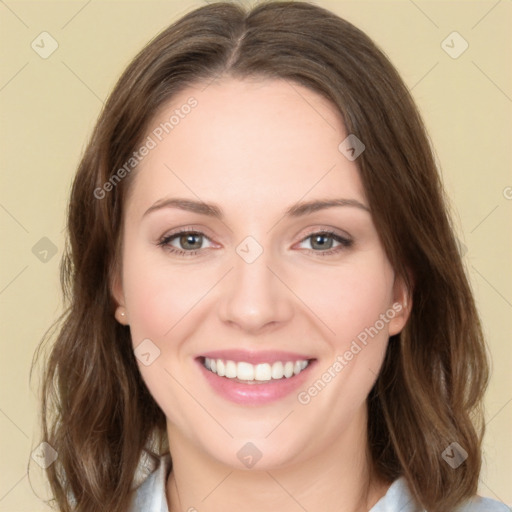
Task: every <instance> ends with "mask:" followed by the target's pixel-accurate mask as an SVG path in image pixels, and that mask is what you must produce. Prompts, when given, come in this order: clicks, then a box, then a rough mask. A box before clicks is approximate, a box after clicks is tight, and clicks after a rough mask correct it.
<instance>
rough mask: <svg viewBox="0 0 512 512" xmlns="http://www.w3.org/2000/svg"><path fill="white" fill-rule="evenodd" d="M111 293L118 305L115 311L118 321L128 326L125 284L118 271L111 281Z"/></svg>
mask: <svg viewBox="0 0 512 512" xmlns="http://www.w3.org/2000/svg"><path fill="white" fill-rule="evenodd" d="M110 293H111V294H112V297H113V298H114V301H115V303H116V304H117V307H116V310H115V317H116V320H117V321H118V322H119V323H120V324H122V325H129V324H128V312H127V311H126V305H125V298H124V292H123V284H122V279H121V276H120V273H119V271H118V270H116V271H115V272H114V275H113V276H112V278H111V279H110Z"/></svg>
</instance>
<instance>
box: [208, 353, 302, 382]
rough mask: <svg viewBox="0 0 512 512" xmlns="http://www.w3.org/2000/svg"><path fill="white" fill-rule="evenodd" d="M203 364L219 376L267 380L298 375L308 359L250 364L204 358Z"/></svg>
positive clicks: (247, 379)
mask: <svg viewBox="0 0 512 512" xmlns="http://www.w3.org/2000/svg"><path fill="white" fill-rule="evenodd" d="M203 364H204V366H205V368H207V369H208V370H210V371H211V372H212V373H216V374H217V375H218V376H219V377H227V378H228V379H239V380H245V381H253V382H254V381H261V382H263V381H269V380H279V379H282V378H283V377H285V378H287V379H289V378H290V377H292V376H293V375H298V374H299V373H300V372H301V371H302V370H304V369H305V368H306V367H307V366H308V365H309V361H306V360H302V361H295V362H293V361H286V362H284V363H283V362H281V361H276V362H275V363H273V364H269V363H261V364H251V363H246V362H245V361H240V362H238V363H235V362H234V361H224V360H222V359H210V358H209V357H205V358H204V363H203Z"/></svg>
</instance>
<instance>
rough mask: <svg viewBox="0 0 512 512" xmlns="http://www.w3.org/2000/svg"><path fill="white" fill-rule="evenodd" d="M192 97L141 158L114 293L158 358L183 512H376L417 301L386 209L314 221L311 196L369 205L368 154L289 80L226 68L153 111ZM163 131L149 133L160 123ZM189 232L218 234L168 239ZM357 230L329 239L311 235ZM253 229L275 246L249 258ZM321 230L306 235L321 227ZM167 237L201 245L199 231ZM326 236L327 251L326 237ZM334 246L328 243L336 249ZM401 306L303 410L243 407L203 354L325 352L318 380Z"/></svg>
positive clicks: (289, 402) (156, 371)
mask: <svg viewBox="0 0 512 512" xmlns="http://www.w3.org/2000/svg"><path fill="white" fill-rule="evenodd" d="M190 96H194V97H195V98H196V99H197V101H198V105H197V107H196V108H195V109H193V110H192V111H191V113H190V114H189V115H188V116H186V117H184V119H181V120H180V123H179V125H177V126H175V128H174V129H173V131H172V132H170V133H169V134H168V135H166V137H165V138H164V139H163V140H162V141H161V142H159V144H158V145H157V146H156V147H155V148H154V149H152V150H151V151H150V152H149V154H148V155H147V156H146V157H145V158H144V159H143V161H142V162H141V164H140V166H139V168H138V170H137V174H136V175H135V176H134V178H135V179H134V181H133V183H132V184H131V189H130V194H129V197H128V200H127V203H126V205H125V211H124V214H125V223H124V228H123V229H124V231H123V254H122V269H120V270H119V275H118V278H117V279H116V280H115V282H114V284H113V293H114V296H115V298H116V300H117V303H118V304H119V306H120V308H121V309H122V310H123V311H124V312H125V316H124V317H123V318H121V317H120V316H118V320H119V321H121V322H122V323H124V324H127V325H130V329H131V334H132V340H133V346H134V348H135V347H137V346H138V345H139V344H140V343H141V342H142V340H144V339H147V338H149V339H150V340H151V341H152V343H154V345H156V346H157V347H158V349H159V350H160V355H159V356H158V357H157V358H156V359H155V360H154V362H152V363H151V364H150V365H149V366H145V365H143V364H142V363H141V362H140V361H139V360H137V362H138V365H139V368H140V371H141V374H142V376H143V378H144V381H145V382H146V384H147V386H148V389H149V390H150V392H151V394H152V395H153V397H154V398H155V400H156V402H157V403H158V404H159V406H160V407H161V409H162V411H163V412H164V413H165V415H166V417H167V433H168V437H169V445H170V449H171V454H172V458H173V470H172V471H171V473H170V475H169V479H168V481H167V488H166V494H167V501H168V507H169V510H170V511H171V512H177V511H186V510H188V509H189V508H190V507H194V508H195V509H197V510H200V511H201V512H211V511H221V510H222V511H225V510H238V511H256V510H266V509H268V507H269V504H272V508H273V509H275V510H281V511H285V512H286V511H290V512H291V511H297V510H301V507H303V508H304V509H306V510H308V511H309V512H314V511H320V510H322V511H323V512H334V511H336V512H340V511H341V512H355V511H367V510H368V509H369V508H371V507H372V506H373V505H374V504H375V503H376V502H377V501H378V499H379V498H381V497H382V496H383V495H384V494H385V492H386V490H387V488H388V487H389V484H390V482H383V481H380V480H378V479H377V478H374V477H373V476H372V474H371V471H370V465H369V463H368V457H367V438H366V421H367V412H366V402H365V400H366V397H367V396H368V393H369V392H370V390H371V388H372V386H373V384H374V382H375V379H376V376H377V374H378V372H379V369H380V367H381V365H382V361H383V357H384V354H385V351H386V347H387V344H388V338H389V336H391V335H394V334H396V333H398V332H400V331H401V329H402V328H403V326H404V325H405V323H406V321H407V318H408V315H409V311H410V300H409V301H408V304H409V305H408V306H407V307H406V306H405V305H404V304H405V302H406V300H407V296H408V293H407V290H406V288H405V285H404V284H403V281H402V280H401V279H398V278H396V277H395V273H394V271H393V268H392V267H391V265H390V263H389V261H388V259H387V257H386V254H385V252H384V249H383V247H382V245H381V242H380V239H379V237H378V234H377V231H376V229H375V226H374V223H373V220H372V217H371V214H370V213H369V211H366V210H364V209H362V208H357V207H353V206H343V207H335V208H329V209H324V210H320V211H317V212H314V213H311V214H309V215H307V216H304V217H301V218H287V217H285V216H284V212H285V210H286V209H287V208H288V207H290V206H292V205H294V204H295V203H297V202H298V201H309V200H313V199H320V198H321V199H327V198H347V199H355V200H357V201H360V202H361V203H362V204H363V205H365V206H367V207H369V204H368V202H367V199H366V197H365V193H364V188H363V186H362V183H361V181H360V178H359V175H358V170H357V160H356V161H353V162H352V161H349V160H348V159H347V158H346V157H345V156H344V155H343V154H342V153H341V152H340V151H339V150H338V145H339V144H340V142H341V141H342V140H344V139H345V138H346V137H347V135H348V134H347V133H346V130H345V128H344V126H343V123H342V120H341V118H340V116H339V114H338V113H337V110H336V109H335V107H334V106H333V105H332V104H330V103H329V102H328V101H327V100H325V99H324V98H322V97H321V96H319V95H317V94H316V93H314V92H312V91H310V90H309V89H306V88H304V87H302V86H299V85H297V84H293V86H292V84H290V83H288V82H286V81H282V80H269V79H259V80H251V81H249V80H243V81H240V80H235V79H232V78H223V79H221V80H217V81H215V82H213V83H211V84H210V85H209V86H208V87H206V88H205V84H201V86H199V85H198V86H196V87H191V88H189V89H187V90H185V91H183V92H182V93H181V94H179V95H177V96H175V97H174V98H173V99H172V101H171V102H170V103H168V104H167V105H165V107H164V108H163V109H162V110H161V111H160V112H159V114H158V115H157V117H156V118H155V119H154V121H153V122H152V123H151V127H152V128H154V127H156V126H158V125H159V124H160V123H161V122H164V121H165V120H168V119H169V117H170V115H171V114H172V112H173V111H174V110H175V109H176V108H180V106H181V105H183V104H185V103H186V101H187V99H188V98H189V97H190ZM149 134H151V130H149V131H148V135H149ZM167 197H182V198H189V199H192V200H202V201H205V202H213V203H216V204H217V205H218V206H219V207H220V208H222V210H223V211H224V215H225V217H224V219H223V220H222V221H221V220H219V219H215V218H212V217H208V216H206V215H202V214H198V213H193V212H188V211H184V210H179V209H174V208H162V209H159V210H155V211H153V212H152V213H149V214H147V215H145V216H144V212H145V211H146V210H147V209H148V208H150V207H151V206H152V205H153V204H154V203H155V202H157V201H159V200H161V199H162V198H167ZM177 228H183V229H184V230H187V229H188V230H189V231H190V230H195V231H200V232H202V233H204V234H205V236H204V237H203V238H202V243H201V237H199V238H196V239H192V242H191V243H192V246H193V245H194V244H195V245H196V246H198V247H200V250H199V251H198V252H197V254H196V255H193V256H180V255H177V254H173V253H171V252H169V250H168V248H165V247H161V246H158V245H157V244H158V241H159V240H160V239H161V238H162V237H163V236H164V235H167V234H169V233H171V231H173V230H176V229H177ZM326 228H330V229H333V230H334V231H336V233H337V234H339V235H341V236H344V237H350V239H351V240H353V245H352V246H350V247H344V246H341V245H340V243H339V242H337V241H336V240H334V239H332V238H327V239H326V241H325V242H326V244H325V245H324V246H321V247H320V248H319V246H318V245H314V244H315V237H311V236H310V235H311V234H312V233H318V232H322V229H326ZM247 236H252V237H253V238H254V239H255V240H256V241H257V243H258V244H259V245H260V246H261V248H262V249H263V253H262V254H261V255H260V256H259V257H258V258H257V259H256V260H255V261H254V262H252V263H250V264H249V263H247V262H246V261H245V260H244V259H243V258H241V257H240V256H239V255H238V254H237V252H236V249H237V247H238V245H239V244H240V243H241V242H242V241H243V240H244V239H245V238H246V237H247ZM308 236H309V238H308ZM181 240H182V243H181V244H180V237H179V236H178V237H176V238H174V240H173V241H172V242H170V244H171V245H172V246H173V247H174V248H177V249H181V250H188V251H191V250H192V249H191V248H190V245H188V246H187V245H186V243H187V239H186V238H185V240H184V241H183V238H182V239H181ZM322 247H323V248H322ZM337 248H338V249H340V250H339V252H337V253H335V254H331V255H322V254H321V252H326V251H329V250H331V249H333V250H335V249H337ZM396 303H401V304H402V307H401V311H400V312H399V313H397V314H396V315H395V316H394V318H392V319H391V320H389V321H388V322H387V323H385V326H384V328H383V329H381V330H380V331H379V333H378V335H376V336H374V337H373V338H372V339H370V341H369V342H368V344H367V345H366V346H364V348H363V349H362V350H361V351H360V352H359V353H357V355H355V356H354V357H353V359H352V360H351V361H349V362H348V363H347V365H346V366H345V367H344V368H343V370H342V371H341V372H339V373H338V374H337V375H336V377H335V378H333V379H332V380H331V382H329V383H328V385H326V386H325V388H324V389H323V390H322V391H321V392H320V393H318V394H317V396H315V397H313V398H312V399H311V401H310V402H309V403H308V404H306V405H304V404H301V403H299V402H298V400H297V393H292V394H290V395H289V396H287V397H285V398H283V399H280V400H278V401H275V402H273V403H270V404H266V405H258V406H244V405H239V404H234V403H232V402H230V401H227V400H226V399H224V398H223V397H221V396H219V395H217V394H216V393H215V392H214V391H213V390H212V389H211V387H210V386H209V385H208V384H207V383H206V381H205V379H204V377H203V376H202V375H201V372H200V369H199V368H198V366H197V363H196V362H195V361H194V358H195V357H197V356H198V355H201V354H202V353H204V352H206V351H208V350H212V349H231V348H242V349H247V350H272V349H274V350H288V351H292V352H298V353H303V354H309V355H311V357H315V358H316V359H317V360H318V361H317V363H316V366H315V367H314V368H313V367H312V368H311V376H310V378H309V380H308V382H307V385H306V386H302V387H301V389H300V390H299V391H301V390H305V389H307V388H308V387H309V386H310V385H311V384H312V383H313V382H315V381H317V380H318V379H319V378H321V375H322V374H323V373H324V372H325V371H326V370H327V369H328V368H329V367H331V366H332V365H333V363H334V362H335V361H336V356H337V355H340V354H344V353H345V352H346V351H347V350H348V349H349V348H350V344H351V342H352V341H353V340H354V339H356V337H357V335H358V334H359V333H361V332H362V331H364V329H365V328H367V327H369V326H373V325H374V324H375V322H376V321H377V320H378V319H379V315H381V314H383V313H385V312H386V311H388V310H390V308H392V306H393V304H396ZM247 442H251V443H253V444H254V445H256V446H257V448H258V449H259V450H260V451H261V452H262V457H261V459H260V460H259V461H258V462H257V464H256V465H255V466H253V468H252V469H248V468H246V467H245V466H244V465H243V464H242V463H241V462H240V460H239V459H238V457H237V452H238V451H239V450H240V449H241V447H243V446H244V445H245V444H246V443H247Z"/></svg>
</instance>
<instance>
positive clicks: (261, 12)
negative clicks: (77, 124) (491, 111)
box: [42, 2, 508, 512]
mask: <svg viewBox="0 0 512 512" xmlns="http://www.w3.org/2000/svg"><path fill="white" fill-rule="evenodd" d="M68 231H69V247H68V251H67V254H66V257H65V259H64V264H63V267H62V269H63V284H64V290H65V292H66V293H67V297H68V299H69V309H68V311H67V312H66V314H65V316H64V317H63V322H62V325H61V327H60V331H59V335H58V338H57V341H56V344H55V346H54V348H53V351H52V354H51V357H50V359H49V361H48V366H47V372H46V375H45V381H44V386H43V390H42V396H43V404H42V405H43V435H44V439H45V440H46V441H47V442H48V443H49V444H50V445H51V446H52V447H54V449H55V450H57V452H58V459H57V460H56V461H55V463H54V464H51V465H50V466H49V467H48V469H47V471H48V477H49V480H50V484H51V486H52V490H53V491H54V494H55V500H56V502H57V504H58V506H59V507H60V509H61V510H65V511H67V510H71V509H72V507H73V506H74V507H75V508H74V509H75V510H78V511H93V510H94V511H97V510H108V511H115V512H117V511H119V512H120V511H126V510H130V511H136V510H145V511H148V510H150V511H169V512H178V511H185V510H189V511H190V510H199V511H216V510H231V509H233V510H247V511H254V510H267V509H270V508H272V509H276V510H283V511H287V510H299V509H300V508H302V509H303V510H308V511H315V510H322V511H326V510H328V511H335V510H336V511H342V512H348V511H368V510H371V511H372V512H381V511H390V510H393V511H395V510H396V511H401V512H407V511H409V512H413V511H419V510H428V511H429V512H441V511H442V512H446V511H448V510H457V511H460V512H462V511H464V512H469V511H484V510H485V511H505V510H508V509H507V508H506V507H505V506H504V505H502V504H499V503H498V502H495V501H492V500H489V499H480V498H477V497H476V496H475V493H476V491H477V484H478V477H479V471H480V466H481V440H482V435H483V430H484V429H483V423H482V418H481V414H480V407H481V400H482V395H483V392H484V390H485V387H486V383H487V379H488V367H487V360H486V354H485V348H484V341H483V335H482V330H481V325H480V322H479V318H478V314H477V311H476V308H475V302H474V299H473V297H472V294H471V290H470V287H469V284H468V279H467V277H466V275H465V273H464V269H463V266H462V263H461V257H460V255H459V253H458V249H457V244H456V241H455V237H454V235H453V229H452V226H451V222H450V219H449V217H448V214H447V209H446V206H445V203H444V198H443V189H442V185H441V181H440V178H439V176H438V173H437V169H436V166H435V163H434V159H433V155H432V151H431V148H430V146H429V142H428V138H427V134H426V131H425V128H424V126H423V124H422V121H421V119H420V116H419V114H418V111H417V109H416V107H415V105H414V103H413V101H412V98H411V96H410V94H409V92H408V91H407V88H406V87H405V85H404V84H403V82H402V80H401V79H400V77H399V76H398V74H397V72H396V70H395V69H394V68H393V66H392V65H391V64H390V62H389V61H388V60H387V58H386V57H385V56H384V54H383V53H382V52H381V51H380V50H379V49H378V48H377V47H376V46H375V44H374V43H372V42H371V41H370V40H369V38H368V37H367V36H366V35H365V34H363V33H362V32H361V31H360V30H358V29H357V28H355V27H354V26H353V25H351V24H350V23H348V22H346V21H344V20H342V19H340V18H339V17H338V16H336V15H334V14H333V13H331V12H329V11H327V10H325V9H322V8H320V7H317V6H314V5H311V4H309V3H305V2H304V3H303V2H268V3H263V4H261V5H259V6H256V7H254V8H253V9H251V10H248V11H247V12H246V11H245V10H244V9H243V8H241V7H239V6H237V5H235V4H230V3H213V4H211V5H208V6H205V7H202V8H200V9H197V10H195V11H193V12H191V13H189V14H187V15H185V16H184V17H183V18H181V19H180V20H178V21H177V22H176V23H175V24H173V25H172V26H170V27H169V28H168V29H166V30H165V31H164V32H162V33H161V34H160V35H159V36H157V37H156V38H155V39H154V40H153V41H152V42H151V43H150V44H149V45H148V46H146V48H144V49H143V50H142V51H141V52H140V53H139V55H138V56H137V57H136V58H135V59H134V60H133V62H132V63H131V64H130V65H129V66H128V68H127V70H126V71H125V72H124V73H123V75H122V77H121V78H120V80H119V82H118V84H117V85H116V87H115V89H114V91H113V92H112V94H111V95H110V98H109V99H108V101H107V103H106V105H105V108H104V111H103V112H102V114H101V116H100V119H99V121H98V124H97V126H96V128H95V130H94V133H93V135H92V138H91V140H90V142H89V145H88V147H87V150H86V152H85V154H84V156H83V158H82V161H81V163H80V166H79V169H78V172H77V175H76V179H75V181H74V185H73V190H72V194H71V201H70V205H69V223H68ZM189 244H190V245H189ZM52 412H53V413H54V414H55V417H51V413H52Z"/></svg>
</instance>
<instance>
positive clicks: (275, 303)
mask: <svg viewBox="0 0 512 512" xmlns="http://www.w3.org/2000/svg"><path fill="white" fill-rule="evenodd" d="M233 265H234V268H233V271H232V272H230V278H229V279H228V283H226V287H225V289H224V291H223V296H222V299H221V308H220V315H221V318H222V319H223V320H224V321H228V322H232V323H235V324H238V325H239V326H240V327H241V328H243V329H246V330H258V329H261V328H262V327H264V326H265V325H267V324H269V323H276V322H282V321H284V320H286V319H287V318H288V317H289V316H290V315H291V311H292V307H291V306H292V305H291V303H290V293H289V291H287V288H286V286H284V285H283V283H282V282H281V281H280V280H279V279H278V278H277V277H276V275H275V274H274V272H276V270H275V269H274V268H273V267H278V265H277V262H275V261H273V260H272V258H271V251H270V250H265V249H264V247H263V245H262V243H260V242H259V241H258V240H256V238H255V237H253V236H247V237H246V238H245V239H243V240H242V241H241V242H240V243H239V244H238V245H237V246H236V247H235V254H234V255H233ZM269 267H270V268H269ZM271 269H272V270H271Z"/></svg>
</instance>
